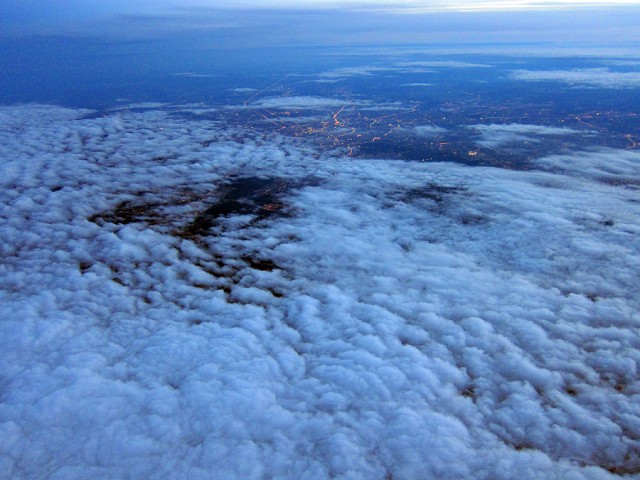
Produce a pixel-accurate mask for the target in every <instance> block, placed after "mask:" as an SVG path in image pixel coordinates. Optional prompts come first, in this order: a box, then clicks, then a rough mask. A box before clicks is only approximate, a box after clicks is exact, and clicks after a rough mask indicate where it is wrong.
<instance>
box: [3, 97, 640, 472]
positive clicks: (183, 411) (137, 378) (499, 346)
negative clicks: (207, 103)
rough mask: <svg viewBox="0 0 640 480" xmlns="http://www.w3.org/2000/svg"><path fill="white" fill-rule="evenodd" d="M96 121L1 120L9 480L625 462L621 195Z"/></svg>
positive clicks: (628, 216)
mask: <svg viewBox="0 0 640 480" xmlns="http://www.w3.org/2000/svg"><path fill="white" fill-rule="evenodd" d="M89 113H90V112H88V111H76V110H72V109H63V108H58V107H51V106H21V107H0V158H2V159H3V161H2V165H1V168H2V175H0V187H1V188H0V198H1V201H0V217H1V218H2V222H0V235H1V236H2V239H3V241H2V242H1V243H0V255H2V259H3V260H2V262H1V264H0V271H1V275H0V298H1V299H2V301H1V302H0V317H1V318H2V319H3V321H2V322H0V336H1V337H2V338H3V339H4V342H3V348H2V349H0V365H1V366H2V369H1V371H2V374H1V375H2V377H1V378H2V404H1V405H0V459H1V460H0V476H2V477H4V478H41V477H43V476H48V477H50V478H64V479H74V478H88V477H93V478H127V477H131V476H135V477H136V478H155V477H158V476H168V477H180V478H187V477H188V478H190V479H208V478H211V477H216V478H230V479H234V478H242V479H253V478H256V479H257V478H285V479H286V478H291V479H298V478H340V477H342V478H388V477H393V478H474V479H493V478H530V477H531V476H532V475H533V476H535V477H536V478H540V479H554V478H584V479H594V478H603V479H604V478H614V477H615V476H616V475H614V474H613V473H611V472H616V473H634V472H637V469H638V465H639V462H640V458H639V457H638V446H639V445H638V438H639V436H640V431H639V427H638V422H637V421H636V419H637V418H638V414H639V413H640V411H639V407H638V402H637V400H636V398H635V397H636V392H637V386H638V384H637V382H638V380H637V378H638V374H637V373H638V372H637V360H638V359H637V355H636V353H635V352H636V351H637V346H638V343H639V340H640V338H639V333H638V328H637V325H638V314H637V312H638V311H639V310H640V301H639V299H638V295H637V286H638V285H637V271H638V270H639V269H640V254H639V252H640V235H639V233H640V229H639V227H638V225H640V204H638V202H637V190H635V189H633V188H629V186H624V185H616V184H609V183H603V182H600V181H592V179H591V174H589V173H588V174H586V175H584V174H583V171H584V170H583V169H581V168H579V166H578V165H576V166H575V168H574V166H573V164H572V163H571V162H568V161H560V160H559V159H556V160H549V159H547V160H544V161H541V163H540V167H541V168H544V169H547V166H546V165H547V164H549V165H550V164H555V165H560V166H561V168H559V169H558V170H557V171H556V170H555V168H554V169H553V170H550V171H541V170H539V171H533V170H532V171H509V170H502V169H497V168H482V167H467V166H463V165H456V164H449V163H428V162H427V163H419V162H417V163H416V162H403V161H384V160H376V161H369V160H362V161H359V160H352V159H345V158H344V157H343V156H334V154H332V153H331V152H323V151H321V150H319V149H318V147H317V145H316V144H314V143H313V142H312V141H309V142H307V141H305V140H304V139H302V138H289V137H285V136H281V135H279V134H277V133H274V134H272V135H269V136H264V135H262V133H261V132H254V131H253V130H252V128H250V127H251V126H248V127H247V128H239V127H232V126H225V125H223V124H221V123H220V122H219V121H215V122H214V121H210V120H208V119H206V118H205V119H197V120H194V119H192V118H189V117H181V116H177V115H172V114H171V113H170V112H167V111H164V110H152V109H145V110H138V111H120V112H114V113H112V114H107V115H103V116H95V115H88V114H89ZM598 155H601V154H600V153H598V154H597V155H595V154H594V156H592V157H591V160H590V162H591V164H592V165H600V166H598V167H594V168H597V169H602V168H604V167H603V165H604V164H606V163H608V164H609V165H610V166H609V167H608V168H609V170H611V169H613V168H614V167H613V165H617V167H616V168H618V169H619V170H620V171H621V172H626V173H624V175H627V174H633V173H634V172H635V170H633V168H634V167H632V166H631V165H632V163H633V162H634V161H635V160H634V159H635V156H634V155H635V154H633V155H630V154H629V152H625V151H619V150H615V151H614V150H611V151H607V152H605V153H602V155H606V160H605V158H604V157H602V158H600V157H598ZM587 172H588V169H587ZM532 472H535V473H532Z"/></svg>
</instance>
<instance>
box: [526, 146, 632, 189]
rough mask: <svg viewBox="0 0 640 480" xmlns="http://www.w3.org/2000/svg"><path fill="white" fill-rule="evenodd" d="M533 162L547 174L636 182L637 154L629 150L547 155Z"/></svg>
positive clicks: (617, 181)
mask: <svg viewBox="0 0 640 480" xmlns="http://www.w3.org/2000/svg"><path fill="white" fill-rule="evenodd" d="M535 163H536V165H538V166H540V167H542V168H545V169H548V170H551V171H562V172H569V173H571V174H573V175H578V176H586V177H589V178H591V179H594V180H601V181H606V182H616V183H631V184H636V185H637V184H639V183H640V153H639V152H637V151H633V150H616V149H604V150H600V151H587V152H577V153H572V154H570V155H551V156H548V157H543V158H539V159H537V160H536V161H535Z"/></svg>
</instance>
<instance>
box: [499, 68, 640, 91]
mask: <svg viewBox="0 0 640 480" xmlns="http://www.w3.org/2000/svg"><path fill="white" fill-rule="evenodd" d="M511 78H514V79H516V80H527V81H538V82H539V81H545V82H562V83H567V84H569V85H574V86H588V87H602V88H635V87H640V72H612V71H611V70H609V69H607V68H577V69H573V70H515V71H513V72H511Z"/></svg>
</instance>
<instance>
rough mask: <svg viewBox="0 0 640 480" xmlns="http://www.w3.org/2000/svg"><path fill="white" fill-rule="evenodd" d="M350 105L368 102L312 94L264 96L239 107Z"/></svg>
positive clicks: (305, 107)
mask: <svg viewBox="0 0 640 480" xmlns="http://www.w3.org/2000/svg"><path fill="white" fill-rule="evenodd" d="M350 105H351V106H353V105H369V103H368V102H363V101H353V100H342V99H339V98H328V97H314V96H294V97H266V98H260V99H257V100H255V101H251V102H250V103H248V104H247V105H244V106H243V107H241V108H255V109H274V110H326V109H332V108H340V107H344V106H350Z"/></svg>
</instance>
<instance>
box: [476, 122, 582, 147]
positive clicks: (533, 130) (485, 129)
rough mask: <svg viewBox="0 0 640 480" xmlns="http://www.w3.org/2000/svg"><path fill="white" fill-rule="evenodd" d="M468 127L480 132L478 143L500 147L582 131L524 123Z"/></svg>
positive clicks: (482, 145)
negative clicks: (547, 136)
mask: <svg viewBox="0 0 640 480" xmlns="http://www.w3.org/2000/svg"><path fill="white" fill-rule="evenodd" d="M467 128H470V129H472V130H474V131H475V132H476V133H478V134H479V138H478V139H477V140H476V142H475V143H476V145H478V146H481V147H485V148H492V149H495V148H500V147H503V146H505V145H508V144H511V143H518V142H539V141H540V138H539V137H540V136H545V135H553V136H557V135H575V134H578V133H582V132H580V131H579V130H574V129H571V128H567V127H547V126H544V125H531V124H523V123H509V124H496V123H492V124H488V125H483V124H478V125H469V126H468V127H467Z"/></svg>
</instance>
